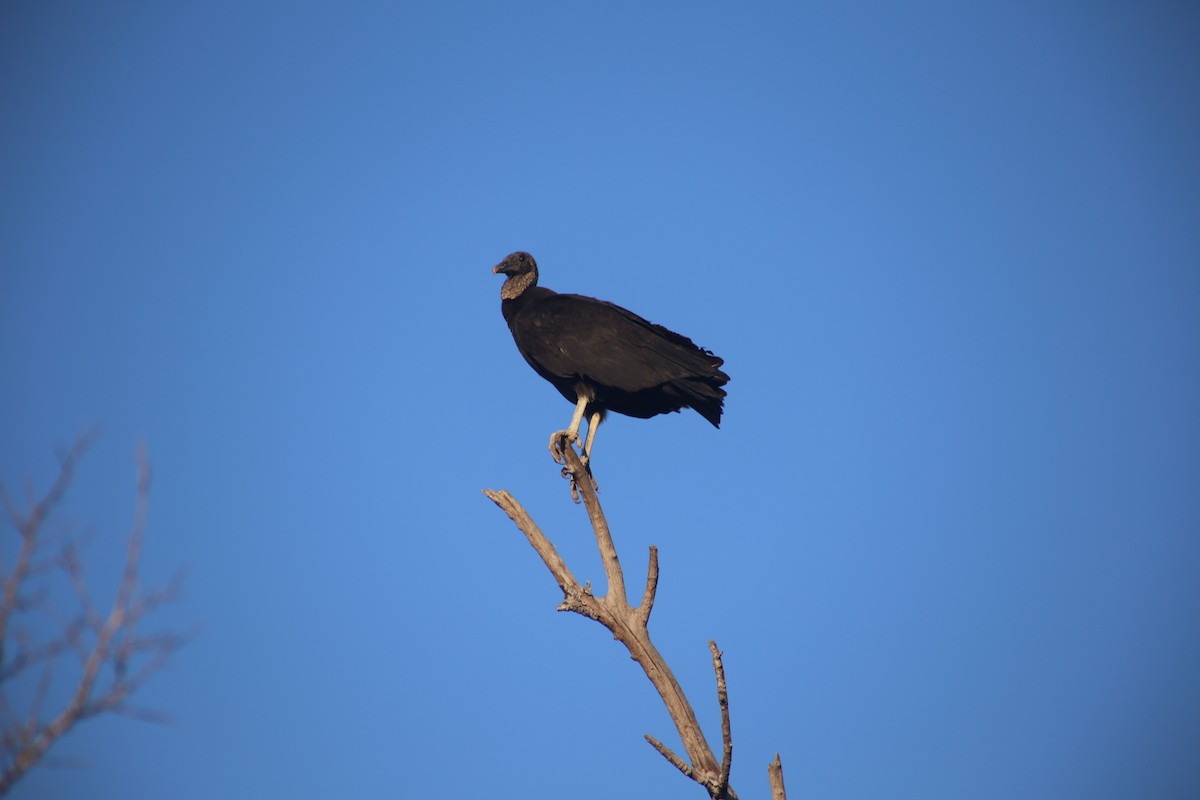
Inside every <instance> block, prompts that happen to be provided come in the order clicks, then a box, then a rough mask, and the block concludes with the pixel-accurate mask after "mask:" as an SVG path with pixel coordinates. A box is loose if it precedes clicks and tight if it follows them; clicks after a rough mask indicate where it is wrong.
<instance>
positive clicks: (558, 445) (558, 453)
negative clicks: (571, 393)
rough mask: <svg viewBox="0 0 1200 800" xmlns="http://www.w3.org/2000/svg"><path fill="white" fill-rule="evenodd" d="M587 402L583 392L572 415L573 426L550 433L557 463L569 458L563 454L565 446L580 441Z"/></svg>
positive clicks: (551, 452)
mask: <svg viewBox="0 0 1200 800" xmlns="http://www.w3.org/2000/svg"><path fill="white" fill-rule="evenodd" d="M587 404H588V398H587V396H586V395H584V394H582V393H581V394H580V395H579V402H578V403H576V404H575V415H574V416H572V417H571V426H570V427H569V428H567V429H566V430H562V431H555V432H554V433H552V434H550V455H552V456H554V461H555V462H556V463H558V464H566V463H567V459H566V456H564V455H563V452H562V450H563V448H564V447H570V446H571V444H572V443H573V442H577V441H579V423H580V422H582V421H583V412H584V411H585V410H586V409H587Z"/></svg>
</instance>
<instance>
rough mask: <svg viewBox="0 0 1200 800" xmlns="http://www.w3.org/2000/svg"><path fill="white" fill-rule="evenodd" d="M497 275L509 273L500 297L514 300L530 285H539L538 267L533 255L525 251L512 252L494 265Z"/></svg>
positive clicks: (493, 270) (493, 271) (493, 269)
mask: <svg viewBox="0 0 1200 800" xmlns="http://www.w3.org/2000/svg"><path fill="white" fill-rule="evenodd" d="M492 273H493V274H495V275H507V276H508V278H507V279H506V280H505V281H504V286H503V287H501V289H500V297H501V298H502V299H504V300H512V299H513V298H515V297H519V296H520V294H521V292H523V291H525V290H526V289H528V288H529V287H530V286H536V285H537V278H538V268H537V262H536V261H534V260H533V256H531V255H529V253H526V252H524V251H518V252H516V253H510V254H509V255H507V256H505V258H504V260H503V261H501V262H500V263H499V264H497V265H496V266H494V267H492Z"/></svg>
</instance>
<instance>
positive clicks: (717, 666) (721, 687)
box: [708, 641, 733, 796]
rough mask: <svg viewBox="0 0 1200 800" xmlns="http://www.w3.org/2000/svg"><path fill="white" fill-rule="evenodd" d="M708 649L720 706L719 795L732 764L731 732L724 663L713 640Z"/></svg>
mask: <svg viewBox="0 0 1200 800" xmlns="http://www.w3.org/2000/svg"><path fill="white" fill-rule="evenodd" d="M708 649H709V650H711V651H712V660H713V672H714V673H716V675H717V704H718V705H719V706H720V707H721V743H722V753H721V775H720V777H719V778H718V781H719V782H718V784H717V790H718V792H717V795H718V796H720V795H721V794H722V793H723V792H724V791H725V789H726V788H727V787H728V786H729V769H730V767H732V766H733V732H732V730H731V729H730V725H729V692H728V691H727V690H726V687H725V665H724V663H722V661H721V651H720V650H718V649H717V643H716V642H713V641H710V642H709V643H708Z"/></svg>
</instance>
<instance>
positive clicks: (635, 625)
mask: <svg viewBox="0 0 1200 800" xmlns="http://www.w3.org/2000/svg"><path fill="white" fill-rule="evenodd" d="M562 455H563V458H564V460H565V462H566V467H565V472H566V473H567V474H568V475H569V476H570V477H571V481H572V494H573V495H574V494H575V492H576V491H578V494H579V496H580V497H581V499H582V500H583V503H584V505H585V507H586V508H587V513H588V519H589V520H590V521H591V524H592V530H593V532H594V533H595V536H596V545H597V548H598V549H599V551H600V558H601V562H602V564H603V566H604V572H605V576H606V577H607V579H608V592H607V593H606V594H605V595H604V596H602V597H596V596H595V595H594V594H593V593H592V592H591V591H590V586H585V587H580V586H579V584H578V583H577V582H576V580H575V578H574V577H573V576H572V574H571V572H570V570H569V569H568V568H567V566H566V564H565V562H563V560H562V558H561V557H560V556H559V555H558V552H557V551H556V550H555V549H554V546H553V545H552V544H551V543H550V541H549V539H547V538H546V536H545V534H544V533H543V532H542V531H541V529H540V528H538V526H537V525H536V524H535V523H534V521H533V519H532V518H531V517H530V516H529V514H528V512H526V511H525V509H524V508H523V507H522V506H521V505H520V503H518V502H517V501H516V500H515V499H514V498H513V497H512V495H510V494H509V493H508V492H504V491H495V490H491V489H487V490H484V494H485V495H487V496H488V497H489V498H490V499H491V500H492V501H493V502H495V503H496V505H498V506H499V507H500V508H501V509H502V510H503V511H504V512H505V513H506V514H508V516H509V518H510V519H512V520H513V522H515V523H516V525H517V527H518V528H519V529H520V530H521V532H522V533H524V534H525V537H526V538H527V539H528V540H529V543H530V544H531V545H532V546H533V548H534V550H536V551H537V553H538V555H539V556H541V558H542V561H543V562H544V563H545V564H546V568H547V569H549V570H550V574H551V575H553V576H554V579H555V581H556V582H557V583H558V585H559V588H560V589H562V591H563V602H562V603H561V604H560V605H559V607H558V608H559V610H560V611H574V612H575V613H578V614H582V615H583V616H586V617H590V618H591V619H594V620H596V621H597V622H599V623H600V624H602V625H604V627H606V628H608V630H609V631H611V632H612V634H613V636H614V638H616V639H617V640H618V641H619V642H621V643H622V644H623V645H625V647H626V648H627V649H628V650H629V654H630V656H632V658H633V659H634V661H636V662H637V663H638V664H639V665H640V666H641V667H642V670H643V671H644V672H645V673H646V677H647V678H649V679H650V682H651V683H652V684H653V685H654V688H655V689H656V690H657V691H658V694H659V696H660V697H661V698H662V701H663V704H664V705H665V706H666V708H667V712H668V713H669V714H670V716H671V720H672V721H673V722H674V723H675V729H676V731H677V732H678V734H679V738H680V741H681V742H682V743H683V747H684V751H685V752H686V753H687V756H688V760H684V759H683V758H681V757H680V756H679V755H677V754H676V753H674V752H673V751H672V750H671V749H670V748H668V747H667V746H666V745H664V744H663V743H662V742H660V741H659V740H658V739H655V738H654V737H653V736H650V735H646V741H647V742H649V743H650V745H651V746H653V747H654V749H655V750H657V751H658V752H659V753H660V754H661V755H662V756H663V758H665V759H666V760H667V761H668V762H670V763H671V764H672V765H674V766H675V768H676V769H678V770H679V771H680V772H682V773H683V774H684V775H686V776H687V777H688V778H690V779H691V780H693V781H695V782H696V783H698V784H700V785H701V786H703V787H704V788H705V790H706V791H707V792H708V794H709V796H710V797H711V798H712V799H713V800H737V793H736V792H734V791H733V788H732V787H730V785H729V770H730V767H731V764H732V755H733V738H732V735H731V732H730V724H729V698H728V693H727V691H726V685H725V671H724V667H723V665H722V662H721V653H720V651H719V650H717V647H716V644H715V643H713V642H710V643H709V646H710V648H711V650H712V654H713V669H714V671H715V672H716V676H717V698H718V702H719V703H720V706H721V738H722V744H723V753H722V755H723V758H722V760H721V761H720V762H719V763H718V761H717V759H716V756H715V755H714V754H713V751H712V748H711V747H710V746H709V744H708V741H707V740H706V739H705V737H704V732H703V730H701V728H700V723H699V722H698V721H697V719H696V714H695V711H693V709H692V706H691V704H690V703H689V702H688V699H687V697H686V696H685V695H684V693H683V689H682V688H681V687H680V685H679V682H678V681H677V680H676V679H675V676H674V674H672V672H671V668H670V666H668V664H667V662H666V659H664V658H663V657H662V655H661V654H660V653H659V652H658V650H657V648H655V646H654V643H653V642H652V641H651V639H650V633H649V629H648V624H649V619H650V612H651V610H652V609H653V607H654V599H655V595H656V593H657V589H658V573H659V564H658V549H657V548H655V547H651V548H650V562H649V566H648V568H647V574H646V588H645V590H644V592H643V594H642V602H641V604H640V605H639V606H637V607H633V606H630V605H629V599H628V597H627V596H626V593H625V578H624V575H623V573H622V571H621V562H620V559H619V558H618V557H617V549H616V546H615V545H614V544H613V539H612V533H611V531H610V530H609V527H608V522H607V520H606V519H605V517H604V511H603V509H601V507H600V501H599V499H598V498H597V496H596V489H595V483H594V481H593V479H592V477H591V473H590V471H589V470H588V469H587V467H585V466H584V465H583V464H582V462H581V461H580V459H579V456H578V454H576V452H575V451H574V449H573V448H570V447H567V448H563V451H562ZM689 761H690V763H689Z"/></svg>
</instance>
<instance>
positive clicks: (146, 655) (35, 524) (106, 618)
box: [0, 431, 187, 795]
mask: <svg viewBox="0 0 1200 800" xmlns="http://www.w3.org/2000/svg"><path fill="white" fill-rule="evenodd" d="M95 435H96V434H95V432H94V431H93V432H90V433H88V434H85V435H83V436H80V437H79V438H78V439H76V440H75V443H74V444H73V445H72V446H71V448H70V449H69V450H67V451H66V453H65V454H63V455H62V456H61V457H60V463H59V472H58V476H57V478H56V479H55V480H54V482H53V484H52V485H51V487H50V489H49V490H47V492H46V493H45V495H43V496H42V497H41V499H39V500H37V501H36V502H33V503H32V507H31V509H30V511H29V512H28V513H27V514H25V513H22V512H21V511H20V509H19V508H18V506H17V504H16V503H15V502H14V501H13V500H12V498H11V496H10V495H9V494H8V493H7V492H5V491H3V489H2V487H0V497H2V499H3V504H4V508H5V511H6V513H7V515H8V518H9V521H10V522H11V524H12V526H13V527H14V528H15V529H16V531H17V534H18V536H19V538H20V544H19V547H18V552H17V558H16V561H15V563H14V566H13V568H12V571H10V572H9V573H8V575H7V576H5V577H4V595H3V600H0V648H3V649H0V710H3V719H2V720H0V725H2V727H0V759H2V761H0V795H2V794H5V793H6V792H7V791H8V790H9V789H11V788H12V786H13V785H14V784H15V783H16V782H17V781H18V780H20V778H21V777H23V776H24V775H25V774H26V773H27V772H28V771H29V770H30V769H31V768H32V767H33V766H34V765H35V764H37V763H39V761H41V760H42V759H43V758H44V757H45V756H46V753H47V751H48V750H49V749H50V747H51V746H52V745H53V744H54V743H55V742H56V741H58V740H59V739H60V738H62V736H63V735H65V734H66V733H67V732H68V731H69V730H71V728H73V727H74V726H75V725H76V724H78V723H79V722H80V721H82V720H84V719H87V718H89V717H93V716H96V715H98V714H102V713H105V712H113V713H118V714H124V715H128V716H134V717H137V718H141V719H162V717H161V715H157V714H155V713H154V712H152V711H147V710H144V709H139V708H134V707H131V706H129V705H127V700H128V699H129V698H130V697H131V696H132V695H133V694H134V693H135V692H136V691H137V690H138V689H140V688H141V687H142V686H143V685H144V684H145V682H146V681H147V680H148V679H149V678H150V677H151V676H152V675H153V674H154V673H155V672H157V671H158V670H159V669H161V667H162V666H163V665H164V664H165V663H166V661H167V659H168V658H169V657H170V656H171V655H172V654H173V653H174V652H175V651H177V650H178V649H179V648H180V647H181V646H183V644H184V643H185V641H186V638H187V637H185V636H181V635H176V634H169V633H154V634H150V635H144V634H139V633H138V630H137V627H138V625H139V624H140V623H141V622H143V621H144V619H145V617H146V616H148V615H149V614H150V613H151V612H153V611H154V610H156V609H158V608H161V607H162V606H163V605H164V604H166V603H169V602H171V601H172V600H174V599H175V598H176V597H177V596H178V591H179V579H178V577H176V578H175V579H173V580H172V581H171V582H170V583H168V584H167V585H166V586H165V587H163V588H161V589H156V590H152V591H149V592H142V591H140V590H139V581H138V575H139V568H140V565H141V555H142V546H143V543H144V540H145V535H146V528H147V521H148V516H149V504H150V460H149V457H148V455H147V453H146V450H145V448H144V447H139V448H138V454H137V490H136V494H135V502H134V512H133V522H132V525H131V528H130V532H129V536H128V539H127V544H126V550H125V563H124V566H123V569H122V572H121V577H120V581H119V583H118V584H117V589H116V593H115V597H114V599H113V602H112V605H111V607H110V608H109V609H108V611H107V612H106V613H100V612H99V611H98V610H97V609H96V607H95V606H94V605H93V603H92V597H91V594H90V592H89V591H88V587H87V582H86V580H85V577H84V569H83V561H82V558H81V557H80V553H79V543H78V541H76V540H74V539H71V538H67V539H66V540H64V541H62V542H61V544H60V545H59V552H58V554H57V555H56V556H55V557H52V558H48V559H45V560H44V561H43V562H37V563H41V564H45V565H49V566H51V567H55V568H57V571H58V572H60V573H61V574H62V575H63V577H64V579H65V580H66V582H67V583H68V584H69V585H70V587H71V591H72V592H73V593H74V596H75V600H76V602H77V604H78V608H79V611H78V612H77V614H76V615H75V616H74V617H73V618H72V619H71V620H69V621H67V622H65V623H62V627H61V631H62V632H61V633H60V634H59V635H58V636H56V637H51V638H50V639H49V640H47V641H43V642H41V643H36V644H30V643H28V642H26V641H24V639H23V638H22V637H21V636H13V635H12V629H11V627H10V623H11V622H12V620H13V618H14V617H15V616H16V615H17V614H18V613H19V612H22V611H29V610H41V609H40V608H39V607H40V606H41V605H42V603H40V602H39V603H35V604H34V606H33V608H32V609H31V608H30V607H29V606H28V604H26V605H22V603H21V602H20V600H19V598H21V597H22V594H21V593H22V591H23V590H25V591H34V589H32V588H30V587H29V586H28V584H29V581H30V580H31V579H32V578H34V577H37V576H38V573H36V572H35V571H34V570H33V569H32V567H31V565H33V564H34V563H35V562H34V561H33V559H34V556H35V553H36V552H37V550H38V548H39V547H44V546H45V545H46V538H47V537H46V536H45V535H44V534H45V530H44V529H45V523H46V521H47V519H48V518H49V516H50V514H51V512H52V511H53V510H54V508H55V507H56V506H57V505H58V504H59V502H60V501H61V500H62V498H63V496H64V494H65V493H66V491H67V488H68V487H69V486H70V484H71V481H72V479H73V478H74V474H75V468H76V466H77V465H78V463H79V460H80V459H81V458H82V456H83V455H84V453H85V452H86V451H87V449H88V447H89V446H90V445H91V444H92V443H93V441H94V440H95ZM47 572H49V570H47ZM38 591H41V589H40V588H39V589H38ZM10 639H15V640H16V641H15V644H16V645H17V650H16V654H15V656H12V655H10V650H11V648H10V646H9V642H10ZM71 652H73V653H75V654H76V655H77V656H78V658H79V663H80V665H81V667H80V673H79V677H78V679H77V681H76V683H75V684H74V688H73V689H72V691H71V693H70V697H69V699H68V700H67V701H66V703H65V705H64V706H63V707H62V708H61V709H60V710H59V711H58V712H57V713H56V714H53V716H52V717H51V718H49V719H45V718H43V716H42V712H43V707H44V705H45V704H46V703H47V702H48V698H49V695H50V685H51V680H52V677H53V675H54V672H55V667H56V666H57V665H58V664H59V661H60V656H62V655H65V654H67V653H71ZM34 666H40V667H41V670H42V671H41V675H40V677H39V681H38V684H37V689H36V691H35V694H34V698H33V702H32V703H31V704H30V708H29V710H28V713H27V714H25V715H23V716H22V715H21V714H20V713H17V712H15V710H14V709H12V708H11V706H10V705H9V703H8V702H7V699H6V698H5V697H4V691H3V690H4V687H5V685H6V684H7V683H8V682H9V681H11V680H12V679H14V678H15V677H17V676H18V675H20V674H21V673H22V672H24V671H25V670H27V669H29V668H31V667H34Z"/></svg>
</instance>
